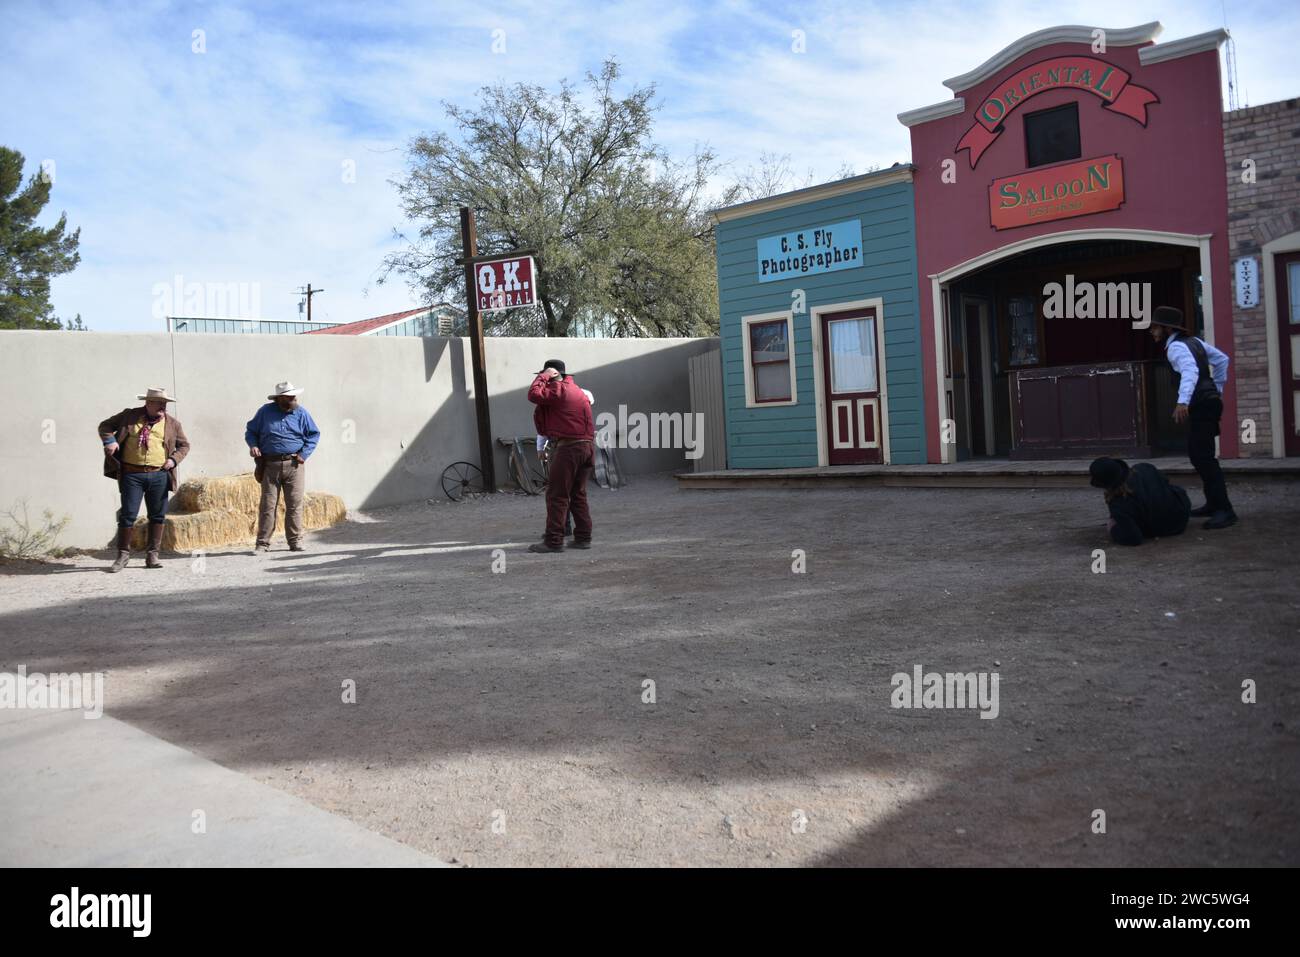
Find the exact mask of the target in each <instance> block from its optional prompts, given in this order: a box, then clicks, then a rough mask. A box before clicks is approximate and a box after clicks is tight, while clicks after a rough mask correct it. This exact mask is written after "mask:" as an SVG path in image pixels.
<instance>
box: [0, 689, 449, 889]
mask: <svg viewBox="0 0 1300 957" xmlns="http://www.w3.org/2000/svg"><path fill="white" fill-rule="evenodd" d="M0 754H3V755H4V773H3V774H0V819H3V820H4V821H5V827H3V828H0V866H6V867H150V866H152V867H159V866H162V867H233V866H240V867H444V866H447V865H445V864H443V863H442V862H441V861H438V860H436V859H435V858H432V857H429V856H428V855H426V854H422V853H420V852H419V851H416V850H414V849H412V848H409V847H407V846H406V845H404V844H399V843H397V842H396V841H392V840H389V839H388V838H386V837H382V836H380V835H378V834H375V833H372V832H370V831H367V830H365V829H364V828H361V827H358V826H357V825H356V824H353V823H352V822H351V821H348V820H347V819H345V818H342V817H339V816H338V815H335V814H330V813H329V812H327V811H322V810H321V809H320V808H317V807H314V806H313V805H311V804H308V803H307V802H306V801H303V800H300V799H299V798H296V797H293V796H291V795H289V794H286V793H284V792H283V791H277V790H276V789H275V788H272V787H269V786H267V785H265V784H259V783H258V782H256V781H254V780H252V779H250V778H247V777H245V776H243V775H242V774H237V773H236V772H234V771H230V770H227V769H226V768H223V767H221V766H220V765H218V764H214V763H213V762H211V761H208V760H206V759H204V758H201V757H199V756H197V755H195V754H192V753H190V752H189V751H185V750H182V749H181V748H177V747H174V746H173V745H170V744H168V743H167V742H165V741H163V740H161V739H159V738H155V737H154V736H153V735H150V734H146V733H145V732H143V731H140V730H138V729H136V728H133V727H131V726H130V725H128V724H125V723H123V722H121V721H117V720H115V719H113V718H110V717H108V716H107V715H105V716H103V717H100V718H97V719H86V718H85V717H84V716H83V714H82V712H80V711H27V710H10V709H0ZM196 810H202V811H203V812H204V814H205V815H206V833H203V834H195V833H193V831H192V830H191V828H192V824H193V821H194V819H195V818H194V812H195V811H196Z"/></svg>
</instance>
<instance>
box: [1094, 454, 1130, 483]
mask: <svg viewBox="0 0 1300 957" xmlns="http://www.w3.org/2000/svg"><path fill="white" fill-rule="evenodd" d="M1088 475H1089V476H1090V479H1089V484H1090V485H1091V486H1092V487H1093V488H1105V489H1111V488H1119V487H1120V486H1121V485H1123V484H1124V479H1126V478H1128V463H1127V462H1125V461H1124V460H1123V459H1112V458H1108V457H1106V456H1102V457H1101V458H1099V459H1094V460H1093V462H1092V464H1091V465H1090V466H1088Z"/></svg>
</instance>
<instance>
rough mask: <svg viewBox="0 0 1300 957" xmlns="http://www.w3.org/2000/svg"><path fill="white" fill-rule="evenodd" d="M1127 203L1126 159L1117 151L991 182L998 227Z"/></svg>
mask: <svg viewBox="0 0 1300 957" xmlns="http://www.w3.org/2000/svg"><path fill="white" fill-rule="evenodd" d="M1123 204H1124V164H1123V163H1122V162H1121V161H1120V158H1119V157H1118V156H1113V155H1112V156H1099V157H1097V158H1096V159H1089V160H1079V161H1078V162H1074V163H1065V164H1063V165H1060V166H1052V167H1048V168H1046V169H1036V170H1031V171H1030V172H1027V173H1019V174H1017V175H1015V176H1004V177H1003V178H1002V179H995V180H994V181H993V184H992V185H991V186H989V222H991V223H992V224H993V228H994V229H1014V228H1016V227H1017V226H1031V225H1033V224H1034V223H1043V222H1047V221H1049V220H1053V219H1069V218H1070V217H1071V216H1087V215H1088V214H1090V213H1102V212H1106V211H1107V210H1111V209H1119V208H1120V206H1122V205H1123Z"/></svg>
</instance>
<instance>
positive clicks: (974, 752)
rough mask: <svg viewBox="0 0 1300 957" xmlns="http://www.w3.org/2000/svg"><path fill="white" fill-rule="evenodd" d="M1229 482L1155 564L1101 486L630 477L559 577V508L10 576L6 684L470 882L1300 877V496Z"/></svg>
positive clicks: (442, 513)
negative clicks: (857, 484)
mask: <svg viewBox="0 0 1300 957" xmlns="http://www.w3.org/2000/svg"><path fill="white" fill-rule="evenodd" d="M1232 493H1233V497H1234V499H1235V501H1236V504H1237V507H1238V511H1239V513H1240V514H1241V515H1242V519H1243V521H1242V523H1241V524H1240V525H1238V526H1237V527H1235V528H1232V529H1229V530H1226V531H1220V532H1203V531H1201V530H1200V528H1199V522H1198V523H1197V524H1196V525H1195V526H1193V530H1191V531H1189V532H1188V533H1187V534H1185V535H1183V536H1181V537H1179V538H1173V539H1168V540H1163V541H1160V542H1158V543H1154V544H1148V545H1144V546H1142V547H1140V548H1137V549H1123V548H1120V547H1118V546H1108V545H1107V544H1106V541H1105V538H1104V519H1105V513H1104V507H1103V505H1102V502H1101V498H1100V495H1099V494H1097V493H1095V492H1094V491H1092V490H1090V489H1086V488H1083V489H1080V490H1078V491H1074V490H1065V491H1061V490H1043V491H1037V492H1035V491H1028V490H1023V491H1017V490H990V491H968V490H921V489H883V488H882V489H828V490H816V491H798V490H790V491H786V490H743V491H707V492H705V491H698V492H696V491H691V492H686V491H680V490H678V489H676V488H675V486H674V484H673V482H672V480H671V479H670V478H668V477H666V476H655V477H641V478H637V479H635V480H634V484H633V485H632V486H631V487H629V488H626V489H623V490H621V491H618V492H603V491H600V490H599V489H594V490H593V506H594V515H595V519H596V523H597V527H596V541H597V544H596V547H595V548H594V549H592V550H591V551H588V552H581V551H570V552H567V553H565V554H562V555H533V554H528V553H526V552H525V551H524V550H523V549H524V546H525V545H526V544H527V543H529V542H531V541H533V540H535V539H536V538H537V537H538V536H540V531H541V524H542V502H541V501H540V500H539V499H532V498H528V497H525V496H520V495H499V496H495V497H492V498H488V499H483V500H477V501H471V502H465V503H462V504H459V505H457V504H453V503H449V502H438V503H432V504H421V505H411V506H404V507H401V508H395V509H388V510H382V511H377V512H372V513H369V514H366V515H362V516H358V517H357V518H358V519H359V520H357V521H350V522H348V523H347V524H345V525H342V526H339V527H337V528H334V529H331V530H328V531H325V532H320V533H315V534H313V535H312V536H310V548H311V550H310V551H309V552H307V553H304V554H301V555H300V554H291V553H289V552H288V551H287V550H284V548H283V544H282V543H280V544H278V545H277V550H276V551H273V552H272V553H271V554H270V555H269V556H264V557H262V558H256V557H253V556H252V555H250V554H248V553H246V552H240V553H234V552H232V553H224V554H222V553H218V554H210V555H207V556H206V557H204V558H203V559H202V561H195V560H193V559H190V558H184V557H177V558H173V559H172V560H170V561H169V562H168V564H167V567H166V569H165V570H164V571H162V572H146V571H145V569H144V568H143V560H142V556H141V557H137V558H136V559H135V560H134V561H133V562H132V564H131V566H130V567H129V568H128V569H127V570H126V571H125V572H124V573H122V574H121V575H116V576H110V575H107V574H104V573H103V568H104V565H105V561H104V560H102V559H99V558H97V557H82V558H78V559H76V560H75V561H73V562H70V563H66V564H61V565H54V566H46V567H44V568H41V569H31V568H24V567H17V566H9V567H8V568H0V572H7V574H0V668H4V669H6V670H13V669H14V668H15V667H16V666H17V665H19V664H25V665H27V667H28V669H29V670H31V671H46V672H51V671H107V672H108V679H107V707H106V711H107V713H109V714H111V715H113V716H115V717H117V718H120V719H123V720H125V721H127V722H129V723H131V724H133V725H135V726H137V727H140V728H142V729H144V730H146V731H148V732H150V733H152V734H155V735H157V736H159V737H161V738H163V739H165V740H167V741H170V742H172V743H174V744H178V745H181V746H183V747H185V748H189V749H191V750H193V751H195V752H197V753H199V754H201V755H203V756H205V757H208V758H211V759H213V760H215V761H217V762H219V763H220V764H222V765H225V766H227V767H229V768H233V769H235V770H237V771H240V772H243V773H245V774H248V775H251V776H253V777H255V778H257V779H259V780H261V781H265V782H267V783H268V784H271V785H272V786H274V787H277V788H281V789H283V790H285V791H288V792H291V793H293V794H295V795H298V796H300V797H302V798H305V799H306V800H308V801H310V802H312V803H314V804H316V805H317V806H319V807H322V808H326V809H328V810H332V811H336V812H338V813H341V814H343V815H345V816H347V817H349V818H351V819H353V820H355V821H357V822H358V823H360V824H361V825H363V826H365V827H367V828H370V829H372V830H375V831H379V832H381V833H383V834H386V835H388V836H389V837H392V838H394V839H396V840H398V841H401V842H404V843H406V844H409V845H412V846H414V847H416V848H419V849H421V850H424V851H427V852H429V853H432V854H434V855H436V856H438V857H440V858H442V859H443V860H448V861H451V860H455V861H458V862H461V863H465V864H469V865H477V866H482V865H535V864H562V865H672V864H693V865H769V866H770V865H786V866H788V865H816V864H853V865H859V864H861V865H914V864H921V865H1004V864H1014V865H1046V864H1051V865H1075V864H1077V865H1122V866H1128V865H1219V864H1231V865H1248V864H1250V865H1255V864H1263V865H1291V866H1294V865H1297V864H1300V827H1298V826H1297V824H1296V821H1297V820H1298V819H1300V799H1298V798H1300V733H1298V732H1300V669H1297V658H1298V657H1300V655H1298V654H1297V649H1298V648H1300V580H1298V578H1297V572H1296V569H1297V565H1298V561H1297V560H1298V559H1300V554H1298V550H1297V532H1298V531H1300V484H1281V483H1274V484H1265V485H1259V486H1256V487H1254V488H1248V487H1246V486H1243V485H1241V484H1235V485H1234V486H1233V488H1232ZM1198 499H1199V496H1198V495H1195V494H1194V495H1193V500H1194V501H1195V500H1198ZM1096 548H1105V553H1106V565H1107V568H1106V573H1105V574H1094V573H1093V571H1092V568H1093V565H1094V558H1093V549H1096ZM495 549H502V550H503V552H500V553H496V557H495V558H494V550H495ZM796 549H802V550H803V551H804V553H805V555H806V572H804V573H802V574H799V573H795V572H794V571H792V564H793V563H794V559H793V558H792V553H793V552H794V550H796ZM502 554H504V562H505V564H504V571H495V572H494V570H493V565H494V561H495V562H496V565H497V567H498V568H500V567H501V561H500V557H501V555H502ZM916 665H921V666H922V667H923V669H924V670H925V671H927V672H928V671H938V672H968V671H974V672H997V673H998V674H999V676H1000V686H999V715H998V717H997V718H996V719H993V720H981V719H980V718H979V714H978V712H977V711H975V710H970V709H966V710H956V709H949V710H911V709H894V708H891V691H892V687H891V676H892V675H894V674H895V673H896V672H905V673H909V674H910V673H911V672H912V669H913V667H914V666H916ZM347 679H352V680H354V681H355V682H356V689H357V690H356V697H357V701H356V703H355V704H345V703H343V701H342V700H341V698H342V692H341V687H342V685H343V683H344V682H345V681H346V680H347ZM647 679H648V680H651V681H653V682H654V697H655V700H654V703H647V702H646V701H644V700H643V697H645V696H646V691H645V690H644V689H645V685H644V684H643V683H644V682H645V681H646V680H647ZM1246 679H1251V680H1253V681H1254V682H1255V685H1256V687H1257V695H1258V701H1257V703H1254V704H1246V703H1243V701H1242V683H1243V681H1244V680H1246ZM1097 809H1101V810H1103V811H1104V812H1105V816H1106V831H1105V833H1093V830H1092V827H1093V823H1094V820H1095V816H1094V811H1095V810H1097Z"/></svg>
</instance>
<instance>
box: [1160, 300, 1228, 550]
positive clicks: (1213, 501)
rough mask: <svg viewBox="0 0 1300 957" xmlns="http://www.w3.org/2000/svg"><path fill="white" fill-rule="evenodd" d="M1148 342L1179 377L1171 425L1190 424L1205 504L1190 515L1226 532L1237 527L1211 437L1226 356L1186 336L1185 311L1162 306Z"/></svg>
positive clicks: (1220, 410)
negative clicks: (1162, 347)
mask: <svg viewBox="0 0 1300 957" xmlns="http://www.w3.org/2000/svg"><path fill="white" fill-rule="evenodd" d="M1151 338H1153V339H1155V341H1156V342H1163V343H1164V345H1165V356H1166V357H1168V359H1169V364H1170V365H1171V366H1173V368H1174V372H1175V374H1177V376H1178V405H1177V406H1176V407H1175V408H1174V421H1175V422H1177V423H1179V424H1182V423H1183V422H1186V423H1188V433H1187V457H1188V458H1189V459H1191V461H1192V467H1193V468H1195V469H1196V473H1197V474H1198V475H1199V476H1200V477H1201V485H1202V486H1203V487H1204V489H1205V504H1204V505H1202V506H1201V507H1200V508H1194V509H1192V515H1195V516H1209V521H1207V522H1206V523H1205V524H1204V525H1203V526H1202V527H1203V528H1211V529H1213V528H1227V527H1228V526H1229V525H1235V524H1236V523H1237V513H1236V512H1234V511H1233V510H1232V502H1230V501H1229V500H1228V484H1227V482H1226V481H1225V480H1224V478H1223V469H1221V468H1220V467H1219V460H1218V459H1217V458H1215V455H1214V451H1215V450H1214V439H1215V436H1217V435H1218V434H1219V418H1220V417H1221V416H1222V415H1223V398H1222V395H1223V386H1224V383H1226V382H1227V380H1228V357H1227V356H1226V355H1224V354H1223V353H1222V352H1220V351H1219V350H1218V349H1216V348H1214V346H1212V345H1210V344H1209V343H1208V342H1204V341H1202V340H1200V339H1197V338H1196V337H1195V336H1190V335H1188V334H1187V333H1186V332H1185V331H1184V329H1183V313H1182V310H1181V309H1175V308H1174V307H1173V306H1160V307H1159V308H1157V309H1156V311H1155V315H1154V316H1153V317H1152V319H1151Z"/></svg>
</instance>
